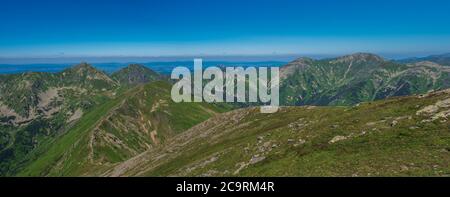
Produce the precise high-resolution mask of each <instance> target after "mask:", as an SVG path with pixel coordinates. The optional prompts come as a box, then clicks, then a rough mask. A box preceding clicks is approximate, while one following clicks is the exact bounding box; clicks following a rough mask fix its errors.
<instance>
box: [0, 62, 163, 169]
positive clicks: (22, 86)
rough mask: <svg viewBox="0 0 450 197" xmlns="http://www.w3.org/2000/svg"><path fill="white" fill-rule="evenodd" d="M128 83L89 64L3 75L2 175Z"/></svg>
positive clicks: (0, 122)
mask: <svg viewBox="0 0 450 197" xmlns="http://www.w3.org/2000/svg"><path fill="white" fill-rule="evenodd" d="M131 68H138V67H137V66H130V68H129V69H128V70H133V69H131ZM148 72H151V71H148ZM156 75H157V74H155V73H152V76H156ZM121 76H123V77H126V73H125V74H122V75H121ZM154 78H155V79H156V78H157V77H154ZM154 78H150V79H149V80H148V81H151V80H153V79H154ZM124 86H126V88H125V87H124ZM128 87H129V84H122V83H121V81H118V80H115V79H113V78H111V77H110V76H108V75H106V74H105V73H103V72H101V71H99V70H97V69H95V68H94V67H92V66H91V65H89V64H87V63H81V64H79V65H75V66H73V67H71V68H68V69H66V70H64V71H62V72H59V73H23V74H13V75H0V175H5V174H10V173H14V172H15V171H16V170H17V169H18V168H20V167H22V164H23V163H26V161H27V160H29V158H28V157H27V155H28V153H29V152H31V151H32V150H34V149H36V148H37V147H39V145H40V144H46V143H50V141H52V140H54V139H55V137H56V136H58V135H60V134H62V133H64V131H66V130H67V129H68V128H70V127H71V125H73V124H74V123H75V122H77V120H79V119H80V118H81V117H82V116H83V115H84V114H85V113H87V112H88V111H91V110H92V109H93V108H95V107H96V106H98V105H101V104H102V103H105V102H107V101H110V100H111V99H114V98H115V97H117V96H118V95H119V94H120V93H121V92H123V91H125V90H126V89H128Z"/></svg>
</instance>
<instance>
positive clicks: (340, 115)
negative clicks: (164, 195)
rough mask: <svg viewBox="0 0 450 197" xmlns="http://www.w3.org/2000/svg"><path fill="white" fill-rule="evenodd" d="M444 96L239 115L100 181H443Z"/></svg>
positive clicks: (449, 148)
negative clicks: (164, 178) (209, 178)
mask: <svg viewBox="0 0 450 197" xmlns="http://www.w3.org/2000/svg"><path fill="white" fill-rule="evenodd" d="M449 119H450V89H448V90H445V91H439V92H433V93H429V94H426V95H420V96H408V97H396V98H391V99H387V100H381V101H375V102H367V103H361V104H358V105H356V106H352V107H350V106H349V107H340V106H336V107H330V106H329V107H313V106H303V107H295V106H294V107H282V108H281V109H280V111H279V112H277V113H273V114H262V113H260V112H259V109H258V108H245V109H238V110H235V111H231V112H226V113H223V114H220V115H218V116H215V117H213V118H210V119H209V120H207V121H205V122H202V123H201V124H198V125H196V126H194V127H193V128H191V129H189V130H187V131H185V132H183V133H181V134H179V135H177V136H175V137H173V138H171V139H169V140H167V141H166V143H165V144H164V145H162V146H159V147H157V148H155V149H151V150H149V151H147V152H145V153H143V154H140V155H137V156H135V157H133V158H131V159H129V160H127V161H125V162H121V163H119V164H118V165H115V166H114V167H113V168H111V169H110V170H108V171H106V173H104V174H102V175H104V176H448V175H449V173H450V167H449V163H450V132H449V131H450V122H449Z"/></svg>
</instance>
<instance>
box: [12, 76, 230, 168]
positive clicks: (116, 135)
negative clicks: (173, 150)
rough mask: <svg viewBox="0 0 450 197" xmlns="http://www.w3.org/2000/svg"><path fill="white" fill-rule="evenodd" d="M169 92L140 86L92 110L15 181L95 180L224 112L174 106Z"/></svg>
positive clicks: (162, 86)
mask: <svg viewBox="0 0 450 197" xmlns="http://www.w3.org/2000/svg"><path fill="white" fill-rule="evenodd" d="M170 89H171V85H170V83H168V82H164V81H158V82H153V83H149V84H147V85H140V86H137V87H134V88H132V89H130V90H129V91H127V92H126V93H124V95H122V96H120V97H117V98H115V99H113V100H111V101H109V102H106V103H104V104H103V105H100V106H98V107H96V109H94V110H92V111H91V112H89V113H88V114H86V115H85V116H83V117H82V118H81V120H80V121H79V122H78V123H77V124H76V125H75V126H74V127H73V128H72V129H70V130H69V131H68V132H67V134H65V135H64V136H62V137H61V138H60V139H59V140H58V141H56V142H55V143H54V144H52V145H51V146H50V147H49V148H48V149H47V150H48V151H46V152H45V153H43V154H42V155H40V156H39V157H38V158H36V160H35V161H33V162H32V163H31V164H30V165H29V166H27V167H26V168H25V169H24V170H23V171H22V172H21V173H20V174H19V175H23V176H38V175H39V176H81V175H99V174H100V173H101V172H102V171H104V170H105V169H108V168H110V167H112V166H114V165H117V164H118V163H120V162H123V161H126V160H128V159H130V158H132V157H134V156H137V155H139V154H142V153H144V152H145V151H149V150H152V149H155V148H157V147H159V146H162V145H164V144H165V143H166V140H167V139H170V137H171V136H174V135H176V134H179V133H181V132H183V131H184V130H187V129H188V128H190V127H192V126H194V125H196V124H198V123H200V122H202V121H204V120H206V119H208V118H209V117H211V116H214V115H216V114H217V113H219V112H222V111H224V110H226V109H224V108H222V107H219V106H216V105H211V104H207V103H174V102H173V101H172V99H171V98H170Z"/></svg>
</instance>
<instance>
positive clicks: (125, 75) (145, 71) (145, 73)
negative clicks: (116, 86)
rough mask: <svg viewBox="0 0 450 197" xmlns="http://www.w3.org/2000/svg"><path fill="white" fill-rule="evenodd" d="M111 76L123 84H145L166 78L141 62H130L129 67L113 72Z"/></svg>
mask: <svg viewBox="0 0 450 197" xmlns="http://www.w3.org/2000/svg"><path fill="white" fill-rule="evenodd" d="M111 77H112V78H113V79H114V80H116V81H118V82H119V83H120V84H123V85H136V84H144V83H148V82H151V81H158V80H163V79H164V77H163V76H161V75H160V74H158V73H157V72H155V71H153V70H151V69H149V68H147V67H145V66H143V65H140V64H130V65H129V66H128V67H126V68H123V69H121V70H119V71H117V72H115V73H113V74H112V75H111Z"/></svg>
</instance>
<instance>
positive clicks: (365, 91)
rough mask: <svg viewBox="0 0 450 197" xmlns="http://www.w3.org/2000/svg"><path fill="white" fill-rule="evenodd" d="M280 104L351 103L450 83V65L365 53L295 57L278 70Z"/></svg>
mask: <svg viewBox="0 0 450 197" xmlns="http://www.w3.org/2000/svg"><path fill="white" fill-rule="evenodd" d="M280 78H281V84H280V101H281V103H282V104H283V105H352V104H356V103H359V102H364V101H373V100H379V99H384V98H389V97H392V96H405V95H412V94H422V93H426V92H428V91H433V90H439V89H445V88H449V87H450V69H449V68H448V67H444V66H441V65H438V64H435V63H431V62H418V63H415V64H399V63H395V62H392V61H386V60H384V59H383V58H381V57H379V56H376V55H373V54H366V53H356V54H353V55H348V56H343V57H339V58H334V59H324V60H313V59H309V58H300V59H297V60H295V61H293V62H291V63H289V64H287V65H285V66H283V67H282V68H281V70H280Z"/></svg>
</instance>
